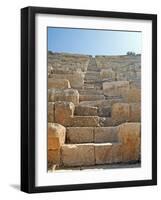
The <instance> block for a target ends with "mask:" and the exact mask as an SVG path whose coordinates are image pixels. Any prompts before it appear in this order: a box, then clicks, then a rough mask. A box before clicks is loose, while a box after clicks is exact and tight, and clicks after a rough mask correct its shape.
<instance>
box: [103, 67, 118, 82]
mask: <svg viewBox="0 0 161 200" xmlns="http://www.w3.org/2000/svg"><path fill="white" fill-rule="evenodd" d="M100 76H101V78H102V79H105V80H111V81H115V79H116V77H115V76H116V75H115V72H114V71H113V70H112V69H102V70H101V72H100Z"/></svg>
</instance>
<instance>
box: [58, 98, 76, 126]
mask: <svg viewBox="0 0 161 200" xmlns="http://www.w3.org/2000/svg"><path fill="white" fill-rule="evenodd" d="M74 109H75V106H74V104H73V103H72V102H66V101H57V102H55V122H57V123H59V124H62V125H64V126H70V123H71V122H70V121H71V118H72V117H73V115H74Z"/></svg>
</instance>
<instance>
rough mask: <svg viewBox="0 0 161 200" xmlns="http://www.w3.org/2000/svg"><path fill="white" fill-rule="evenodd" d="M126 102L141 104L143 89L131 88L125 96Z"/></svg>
mask: <svg viewBox="0 0 161 200" xmlns="http://www.w3.org/2000/svg"><path fill="white" fill-rule="evenodd" d="M124 99H125V101H127V102H129V103H130V102H141V89H140V88H137V87H131V88H130V89H129V91H128V93H127V95H125V96H124Z"/></svg>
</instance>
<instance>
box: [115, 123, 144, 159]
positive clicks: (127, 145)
mask: <svg viewBox="0 0 161 200" xmlns="http://www.w3.org/2000/svg"><path fill="white" fill-rule="evenodd" d="M118 138H119V142H120V143H121V144H122V148H121V150H122V161H123V162H128V161H137V160H139V157H140V144H141V125H140V123H124V124H122V125H120V126H119V131H118Z"/></svg>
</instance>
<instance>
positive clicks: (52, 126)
mask: <svg viewBox="0 0 161 200" xmlns="http://www.w3.org/2000/svg"><path fill="white" fill-rule="evenodd" d="M65 134H66V129H65V127H64V126H62V125H60V124H57V123H48V149H58V148H60V146H61V145H62V144H64V142H65Z"/></svg>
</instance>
